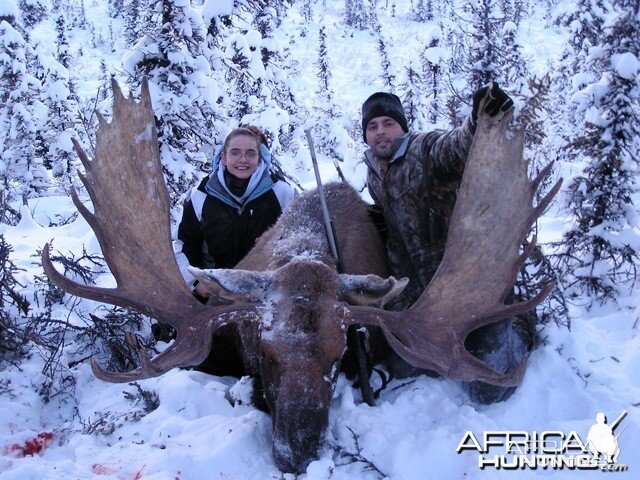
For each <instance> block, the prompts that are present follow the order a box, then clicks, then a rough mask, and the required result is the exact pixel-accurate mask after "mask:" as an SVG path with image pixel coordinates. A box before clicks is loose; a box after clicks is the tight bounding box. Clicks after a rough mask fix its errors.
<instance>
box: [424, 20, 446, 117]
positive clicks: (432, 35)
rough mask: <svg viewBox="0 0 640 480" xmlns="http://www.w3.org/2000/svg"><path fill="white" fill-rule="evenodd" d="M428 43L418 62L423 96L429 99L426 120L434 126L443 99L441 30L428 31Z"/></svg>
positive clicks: (435, 28) (437, 28) (438, 28)
mask: <svg viewBox="0 0 640 480" xmlns="http://www.w3.org/2000/svg"><path fill="white" fill-rule="evenodd" d="M428 37H429V38H428V43H427V45H426V48H423V49H422V53H421V54H420V61H421V63H422V70H423V72H424V77H423V79H424V92H423V95H424V96H425V97H427V98H429V105H428V107H427V111H426V113H425V116H426V120H427V121H428V122H429V123H431V124H435V123H437V122H438V120H439V118H440V115H441V106H440V104H441V103H442V97H443V85H442V82H443V79H442V77H443V73H444V72H443V70H444V64H445V60H444V49H443V48H442V47H441V46H440V42H441V39H442V28H441V27H439V26H438V27H434V28H432V29H431V30H430V31H429V35H428Z"/></svg>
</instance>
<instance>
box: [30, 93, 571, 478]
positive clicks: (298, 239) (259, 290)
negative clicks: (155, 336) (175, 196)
mask: <svg viewBox="0 0 640 480" xmlns="http://www.w3.org/2000/svg"><path fill="white" fill-rule="evenodd" d="M480 111H482V109H481V110H480ZM510 119H511V118H510V116H508V115H507V116H505V117H504V118H502V119H500V120H499V121H497V122H496V121H495V119H491V118H489V117H487V116H484V115H481V117H480V119H479V121H478V127H477V131H476V134H475V139H474V143H473V145H472V148H471V152H470V154H469V158H468V160H467V166H466V169H465V173H464V177H463V181H462V184H461V187H460V191H459V195H458V201H457V203H456V206H455V210H454V213H453V217H452V221H451V226H450V230H449V237H448V242H447V245H446V249H445V254H444V258H443V261H442V264H441V266H440V268H439V269H438V271H437V272H436V274H435V276H434V278H433V280H432V281H431V283H430V284H429V286H428V288H427V289H426V290H425V292H424V293H423V294H422V295H421V296H420V298H419V299H418V300H417V302H416V303H415V304H414V305H413V306H411V307H410V308H409V309H408V310H406V311H403V312H392V311H387V310H384V308H383V307H384V305H385V304H386V303H388V302H389V301H391V300H392V299H393V298H395V297H396V296H397V295H398V294H399V293H400V292H401V291H402V289H403V288H404V287H405V285H406V283H407V281H406V279H401V280H396V279H394V278H393V277H387V274H388V271H387V265H386V260H385V252H384V246H383V245H382V243H381V241H380V239H379V237H378V234H377V232H376V230H375V227H374V226H373V224H372V223H371V222H370V220H369V218H368V214H367V208H366V204H365V203H364V202H363V201H362V200H361V199H360V198H359V196H358V194H357V192H355V191H354V190H353V189H352V188H350V187H349V186H347V185H346V184H330V185H327V186H326V187H325V194H326V198H327V205H328V208H329V211H330V213H331V215H332V218H333V220H334V222H335V227H336V232H337V235H338V238H339V239H340V242H341V247H342V257H343V264H344V271H345V272H346V273H345V274H339V273H338V271H337V268H336V263H335V261H334V260H333V258H332V257H331V255H330V252H329V247H328V245H327V242H326V235H325V231H324V227H323V222H322V214H321V209H320V203H319V200H318V193H317V192H315V191H312V192H306V193H304V194H302V195H300V196H299V197H298V198H297V199H296V200H294V202H293V203H292V204H291V205H290V206H289V207H288V209H287V210H285V212H284V213H283V215H282V216H281V217H280V219H279V220H278V222H277V223H276V224H275V225H274V226H273V227H272V228H271V229H270V230H269V231H267V232H266V233H265V234H264V235H263V236H262V237H261V238H260V239H259V241H258V242H257V244H256V246H255V247H254V248H253V250H252V251H251V252H250V253H249V254H248V255H247V257H246V258H245V259H244V260H243V261H242V262H240V264H239V265H238V266H237V268H236V269H233V270H221V269H218V270H216V269H213V270H197V269H196V270H194V273H195V274H196V276H197V278H198V279H199V280H200V281H204V282H207V283H208V284H209V285H210V286H212V287H213V288H214V289H215V291H216V293H217V295H215V296H214V297H213V298H215V299H217V300H211V301H209V302H208V303H207V304H205V305H203V304H201V303H199V302H198V301H197V300H196V299H195V298H194V297H193V296H192V294H191V293H190V292H189V290H188V288H187V286H186V284H185V283H184V281H183V279H182V276H181V275H180V273H179V270H178V266H177V263H176V260H175V258H174V255H173V250H172V248H171V238H170V219H169V198H168V193H167V189H166V185H165V183H164V179H163V176H162V166H161V164H160V160H159V153H158V142H157V136H156V130H155V120H154V116H153V110H152V106H151V99H150V95H149V87H148V85H147V82H146V81H143V83H142V94H141V100H140V102H136V101H135V100H133V98H131V97H130V98H129V99H126V98H125V97H124V96H123V95H122V92H121V91H120V88H119V87H118V85H117V83H115V82H114V112H113V119H112V121H111V122H110V123H108V122H106V121H105V120H104V119H103V118H102V117H99V123H100V125H99V129H98V132H97V139H96V151H95V158H94V159H93V160H89V158H88V157H87V155H86V154H85V153H84V152H83V151H82V149H81V148H80V147H79V145H78V144H77V143H74V145H75V148H76V151H77V153H78V155H79V157H80V159H81V161H82V163H83V165H84V167H85V172H86V173H85V174H84V175H80V179H81V180H82V182H83V184H84V185H85V187H86V189H87V192H88V193H89V196H90V198H91V201H92V203H93V206H94V212H93V213H92V212H91V211H89V210H88V209H87V207H85V206H84V204H83V203H82V202H81V201H80V200H79V198H78V195H77V194H76V192H75V191H72V198H73V201H74V203H75V205H76V207H77V208H78V210H79V211H80V213H81V214H82V215H83V216H84V218H86V219H87V221H88V222H89V224H90V226H91V227H92V229H93V231H94V232H95V233H96V236H97V238H98V240H99V242H100V246H101V248H102V252H103V254H104V257H105V260H106V262H107V265H108V266H109V268H110V270H111V272H112V273H113V275H114V277H115V279H116V281H117V286H116V287H115V288H98V287H94V286H87V285H83V284H78V283H76V282H73V281H71V280H69V279H67V278H66V277H65V276H64V275H62V274H60V273H59V272H58V271H57V270H56V269H55V267H54V266H53V264H52V262H51V260H50V258H49V248H48V245H47V246H46V248H44V249H43V254H42V263H43V267H44V269H45V272H46V273H47V275H48V276H49V278H50V279H51V280H52V281H53V282H54V283H55V284H56V285H58V286H59V287H60V288H62V289H63V290H65V291H67V292H69V293H71V294H74V295H78V296H80V297H84V298H88V299H92V300H96V301H101V302H105V303H110V304H114V305H119V306H123V307H129V308H132V309H135V310H137V311H139V312H141V313H143V314H146V315H149V316H151V317H154V318H155V319H157V320H158V321H161V322H165V323H168V324H170V325H172V326H173V327H174V328H175V329H176V331H177V337H176V340H175V341H174V342H173V343H172V344H171V345H170V346H169V347H168V348H167V349H166V350H165V351H163V352H162V353H161V354H159V355H157V356H156V357H155V358H153V359H151V358H150V357H149V355H148V353H147V352H146V351H145V350H144V349H140V350H139V356H140V363H141V365H140V367H138V368H136V369H135V370H132V371H130V372H124V373H117V372H107V371H104V370H103V369H101V368H100V367H99V366H98V364H97V363H96V362H95V361H93V360H92V368H93V371H94V373H95V375H96V376H97V377H98V378H100V379H103V380H106V381H110V382H128V381H132V380H137V379H143V378H149V377H154V376H158V375H161V374H162V373H164V372H166V371H168V370H170V369H172V368H175V367H188V366H193V365H197V364H199V363H200V362H202V361H203V360H204V359H205V357H206V356H207V355H208V353H209V350H210V348H211V342H212V335H213V333H214V332H215V331H217V330H218V329H220V328H221V327H222V326H225V325H229V324H232V325H235V326H236V327H237V331H238V333H239V336H240V340H241V341H240V344H241V345H242V350H243V351H242V357H243V360H244V363H245V368H246V370H247V373H250V374H253V375H255V376H257V377H258V378H260V379H261V382H262V390H263V392H264V397H265V400H266V403H267V405H268V407H269V410H270V412H271V415H272V419H273V444H272V446H273V453H274V457H275V461H276V464H277V465H278V467H279V468H280V469H281V470H283V471H286V472H300V471H303V470H304V469H305V468H306V466H307V465H308V464H309V462H310V461H312V460H313V459H314V458H315V457H316V455H317V450H318V446H319V443H320V440H321V438H322V434H323V431H324V429H325V428H326V426H327V424H328V413H329V404H330V402H331V394H332V390H333V387H334V384H335V378H336V375H337V372H338V371H339V367H340V362H341V359H342V356H343V354H344V352H345V350H346V329H347V328H348V327H349V326H350V325H354V324H360V325H362V324H364V325H370V326H377V327H380V328H381V329H382V331H383V332H384V335H385V337H386V339H387V341H388V342H389V344H390V345H391V347H392V348H393V349H394V350H395V351H396V352H397V353H398V354H399V355H400V356H401V357H403V358H404V359H405V360H406V361H408V362H409V363H411V364H412V365H414V366H416V367H419V368H425V369H430V370H435V371H436V372H438V373H440V374H442V375H445V376H447V377H450V378H453V379H459V380H465V381H473V380H480V381H483V382H486V383H491V384H494V385H515V384H517V383H519V381H520V380H521V378H522V375H523V374H524V370H525V366H526V361H524V362H522V363H521V365H520V367H519V368H517V369H516V370H514V371H508V372H506V373H500V372H496V371H494V370H493V369H492V368H491V367H489V366H488V365H487V364H485V363H484V362H482V361H480V360H479V359H477V358H476V357H474V356H472V355H471V354H470V353H469V352H468V351H467V350H466V349H465V347H464V341H465V338H466V336H467V335H468V334H469V333H470V332H471V331H473V330H474V329H476V328H478V327H481V326H483V325H487V324H490V323H493V322H497V321H499V320H502V319H504V318H508V317H511V316H514V315H518V314H521V313H524V312H526V311H529V310H531V309H533V308H535V306H536V305H538V304H539V303H540V302H541V301H542V300H543V299H544V298H545V297H546V296H547V295H548V294H549V293H550V291H551V289H552V288H553V285H545V286H543V287H542V288H541V289H540V292H539V293H538V294H537V295H536V296H535V297H533V298H531V299H529V300H527V301H524V302H521V303H518V304H512V305H505V304H504V300H505V298H506V296H507V294H508V293H509V292H510V290H511V288H512V286H513V283H514V280H515V276H516V273H517V271H518V270H519V268H521V266H522V265H523V263H524V261H525V260H526V258H527V257H528V255H529V254H530V253H531V251H532V249H533V247H534V245H535V240H534V241H531V242H529V243H528V246H527V247H526V248H525V249H524V251H523V252H522V253H520V246H521V245H522V243H523V241H524V239H525V237H526V235H527V233H528V232H529V230H530V228H531V225H532V224H533V222H535V220H536V219H537V218H538V217H539V216H540V215H541V214H542V212H543V211H544V209H545V208H546V207H547V206H548V204H549V203H550V202H551V199H552V198H553V196H554V195H555V193H557V191H558V189H559V187H560V182H558V183H557V184H556V185H555V186H554V187H553V188H552V189H551V191H550V193H549V194H548V195H547V196H546V197H545V198H544V199H543V200H541V201H540V203H539V204H538V205H537V206H533V198H534V196H535V194H536V191H537V189H538V187H539V184H540V182H541V180H542V179H543V178H544V177H545V176H546V175H547V173H548V171H549V169H550V166H547V168H545V169H544V170H543V171H542V172H541V173H540V174H539V175H538V177H537V178H536V179H535V180H529V177H528V174H527V164H526V163H525V162H524V161H523V160H522V148H523V140H522V139H523V135H522V133H521V132H520V133H518V134H516V135H515V136H514V137H513V138H508V137H507V135H506V132H507V128H508V124H509V121H510Z"/></svg>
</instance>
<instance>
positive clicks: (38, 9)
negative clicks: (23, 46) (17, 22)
mask: <svg viewBox="0 0 640 480" xmlns="http://www.w3.org/2000/svg"><path fill="white" fill-rule="evenodd" d="M19 5H20V12H21V16H22V24H23V25H24V27H25V28H26V29H27V31H31V30H32V29H33V27H35V26H36V25H37V24H38V23H40V22H41V21H42V20H44V18H45V17H46V15H47V6H46V5H47V2H45V1H44V0H20V3H19Z"/></svg>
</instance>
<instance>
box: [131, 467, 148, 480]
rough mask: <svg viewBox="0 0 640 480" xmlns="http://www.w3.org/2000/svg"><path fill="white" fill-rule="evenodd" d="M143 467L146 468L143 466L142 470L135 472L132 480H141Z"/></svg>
mask: <svg viewBox="0 0 640 480" xmlns="http://www.w3.org/2000/svg"><path fill="white" fill-rule="evenodd" d="M144 467H146V465H143V466H142V468H141V469H140V470H138V471H137V472H136V474H135V475H134V476H133V480H140V479H141V478H142V471H143V470H144Z"/></svg>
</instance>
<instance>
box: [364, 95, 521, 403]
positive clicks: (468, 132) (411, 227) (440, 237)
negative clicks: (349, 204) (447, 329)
mask: <svg viewBox="0 0 640 480" xmlns="http://www.w3.org/2000/svg"><path fill="white" fill-rule="evenodd" d="M486 96H488V97H489V98H488V101H487V103H486V106H485V112H487V113H488V114H489V115H491V116H502V115H504V113H505V112H507V111H508V110H509V109H511V108H512V107H513V101H512V100H511V98H509V96H508V95H507V94H506V93H505V92H504V91H503V90H501V89H500V88H499V87H498V85H497V84H496V83H490V84H489V85H487V86H485V87H483V88H481V89H480V90H478V91H477V92H476V93H475V95H474V96H473V110H472V113H471V115H470V116H469V117H468V118H466V119H465V121H464V122H463V124H462V126H460V127H458V128H455V129H453V130H450V131H432V132H428V133H419V134H417V133H412V132H410V131H409V127H408V125H407V119H406V116H405V113H404V109H403V107H402V104H401V102H400V99H399V98H398V97H397V96H396V95H393V94H390V93H384V92H378V93H374V94H373V95H371V96H370V97H369V98H368V99H367V100H366V101H365V102H364V104H363V105H362V129H363V134H364V140H365V142H366V143H367V145H368V146H369V150H367V151H366V152H365V163H366V164H367V166H368V174H367V182H368V187H369V193H370V194H371V197H372V198H373V200H374V202H375V207H374V209H379V210H380V211H381V212H382V215H383V216H384V223H385V226H386V237H387V238H386V241H387V255H388V259H389V264H390V266H391V269H392V271H393V274H394V275H395V276H396V278H402V277H406V278H409V284H408V285H407V287H406V288H405V290H404V291H403V293H402V295H401V296H400V297H399V298H398V300H397V301H396V303H394V304H393V305H392V307H391V308H393V309H394V310H404V309H406V308H408V307H409V306H411V305H412V304H413V303H414V302H415V301H416V300H417V299H418V297H419V296H420V294H422V292H423V291H424V290H425V289H426V287H427V285H428V284H429V282H430V281H431V278H432V277H433V275H434V274H435V272H436V270H437V268H438V266H439V265H440V262H441V261H442V257H443V254H444V247H445V243H446V240H447V232H448V229H449V221H450V218H451V214H452V213H453V207H454V205H455V202H456V194H457V190H458V187H459V185H460V181H461V179H462V172H463V171H464V165H465V162H466V159H467V155H468V152H469V148H470V147H471V142H472V140H473V134H474V132H475V127H476V121H477V118H478V109H479V105H480V102H481V101H482V100H483V99H484V98H485V97H486ZM518 333H519V331H518V332H516V331H515V330H514V329H513V326H512V321H511V320H510V319H507V320H504V321H502V322H499V323H496V324H492V325H489V326H487V327H483V328H481V329H478V330H477V331H475V332H472V334H471V335H469V337H468V339H467V343H466V346H467V348H468V349H469V351H470V352H471V353H472V354H474V355H476V356H477V357H479V358H481V359H483V360H485V361H486V362H487V363H488V364H489V365H491V366H492V367H493V368H495V369H496V370H500V371H503V372H504V371H506V370H507V369H508V368H509V367H511V366H513V365H514V364H517V363H519V361H520V360H521V359H522V357H523V356H524V354H525V353H526V350H527V348H528V347H530V343H531V339H530V338H527V335H525V334H521V335H519V334H518ZM394 366H395V370H396V373H399V374H400V375H404V374H407V373H408V371H407V370H408V369H407V367H408V366H407V364H406V363H404V362H402V361H401V360H400V359H399V358H395V359H394V361H392V367H394ZM465 388H466V390H467V391H468V393H469V395H470V397H471V398H472V399H473V400H474V401H477V402H481V403H492V402H496V401H501V400H504V399H505V398H507V397H508V396H509V395H510V394H511V393H512V392H513V388H510V389H505V388H502V387H494V386H492V385H486V384H483V383H480V382H471V383H469V384H465Z"/></svg>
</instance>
